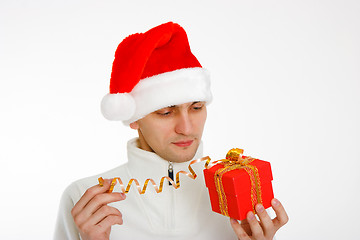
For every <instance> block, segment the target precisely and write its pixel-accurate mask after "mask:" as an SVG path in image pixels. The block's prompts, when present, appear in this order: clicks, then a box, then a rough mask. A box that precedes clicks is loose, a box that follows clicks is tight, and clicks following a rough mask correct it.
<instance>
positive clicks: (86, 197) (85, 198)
mask: <svg viewBox="0 0 360 240" xmlns="http://www.w3.org/2000/svg"><path fill="white" fill-rule="evenodd" d="M110 183H111V180H109V179H105V181H104V185H103V186H102V187H101V186H100V185H95V186H92V187H91V188H89V189H87V190H86V191H85V193H84V194H83V195H82V197H81V198H80V200H79V201H78V202H77V203H76V204H75V206H74V207H73V209H72V210H71V214H72V216H73V217H74V216H76V215H77V214H78V213H79V212H80V211H81V210H82V209H83V208H84V207H85V206H86V204H88V202H89V201H90V200H91V199H92V198H93V197H94V196H96V195H97V194H100V193H105V192H106V191H107V190H108V189H109V188H110Z"/></svg>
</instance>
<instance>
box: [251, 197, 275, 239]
mask: <svg viewBox="0 0 360 240" xmlns="http://www.w3.org/2000/svg"><path fill="white" fill-rule="evenodd" d="M255 210H256V213H257V215H258V216H259V219H260V225H261V226H262V228H263V232H264V235H268V234H273V233H274V232H275V231H276V229H274V223H273V221H272V220H271V218H270V216H269V214H268V213H267V212H266V211H265V208H264V206H263V205H262V204H260V203H258V204H256V206H255Z"/></svg>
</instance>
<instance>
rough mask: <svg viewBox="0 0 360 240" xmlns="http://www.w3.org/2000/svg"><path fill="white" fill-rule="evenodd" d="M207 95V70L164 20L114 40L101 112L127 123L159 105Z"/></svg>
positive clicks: (181, 31)
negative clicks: (113, 50)
mask: <svg viewBox="0 0 360 240" xmlns="http://www.w3.org/2000/svg"><path fill="white" fill-rule="evenodd" d="M211 99H212V95H211V91H210V77H209V74H208V72H207V70H205V69H203V68H202V67H201V65H200V63H199V61H198V60H197V59H196V57H195V56H194V55H193V54H192V53H191V50H190V46H189V42H188V39H187V35H186V33H185V31H184V29H183V28H182V27H181V26H180V25H178V24H175V23H172V22H168V23H165V24H162V25H160V26H157V27H155V28H152V29H150V30H149V31H147V32H145V33H137V34H133V35H130V36H128V37H127V38H125V39H124V40H123V41H122V42H121V43H120V44H119V46H118V48H117V49H116V52H115V59H114V62H113V67H112V73H111V78H110V92H109V93H108V94H106V95H105V96H104V98H103V99H102V102H101V112H102V114H103V115H104V117H105V118H107V119H109V120H120V121H123V123H124V124H126V125H129V124H130V123H132V122H134V121H136V120H138V119H141V118H143V117H145V116H146V115H147V114H149V113H151V112H154V111H156V110H159V109H161V108H164V107H168V106H172V105H178V104H183V103H187V102H194V101H206V102H207V103H209V102H210V101H211Z"/></svg>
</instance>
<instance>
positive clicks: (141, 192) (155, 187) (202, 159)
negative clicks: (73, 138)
mask: <svg viewBox="0 0 360 240" xmlns="http://www.w3.org/2000/svg"><path fill="white" fill-rule="evenodd" d="M205 160H206V163H205V168H210V167H211V166H213V164H214V163H212V164H210V161H211V159H210V157H208V156H207V157H203V158H199V159H196V160H192V161H191V162H190V163H189V166H188V168H189V171H190V173H189V172H186V171H179V172H177V173H176V184H175V183H174V181H173V180H172V179H171V178H169V177H168V176H164V177H162V178H161V180H160V184H159V187H158V186H157V185H156V183H155V181H154V180H153V179H152V178H148V179H146V180H145V183H144V185H143V188H142V189H141V187H140V184H139V181H138V180H137V179H135V178H132V179H130V180H129V183H128V184H127V186H126V188H125V186H124V183H123V181H122V180H121V178H119V177H116V178H113V179H112V181H111V185H110V188H109V190H107V192H108V193H111V192H112V191H113V190H114V187H115V185H116V183H117V182H119V184H120V188H121V191H122V192H123V193H128V192H129V190H130V187H131V184H132V183H133V182H134V183H135V185H136V188H137V190H138V192H139V193H140V194H144V193H145V191H146V188H147V186H148V184H149V182H151V184H152V185H153V187H154V189H155V191H156V192H157V193H160V192H162V190H163V185H164V181H165V179H167V180H168V181H169V182H171V185H172V186H173V187H174V188H175V189H178V188H179V187H180V173H182V174H184V175H186V176H188V177H190V178H192V179H195V178H196V177H197V175H196V173H195V172H194V170H193V169H192V167H191V165H192V164H194V163H198V162H202V161H205ZM98 181H99V185H100V186H101V187H102V186H104V179H103V178H102V177H100V178H98Z"/></svg>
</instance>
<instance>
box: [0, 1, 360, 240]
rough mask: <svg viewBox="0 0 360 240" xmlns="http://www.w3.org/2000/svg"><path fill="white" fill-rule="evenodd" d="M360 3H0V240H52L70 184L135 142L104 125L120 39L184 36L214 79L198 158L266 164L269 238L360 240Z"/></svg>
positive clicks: (113, 162)
mask: <svg viewBox="0 0 360 240" xmlns="http://www.w3.org/2000/svg"><path fill="white" fill-rule="evenodd" d="M359 13H360V2H359V1H356V0H354V1H344V0H342V1H340V0H339V1H334V0H323V1H320V0H318V1H317V0H315V1H314V0H303V1H288V0H283V1H280V0H276V1H271V0H267V1H265V0H261V1H256V0H251V1H250V0H249V1H245V0H241V1H240V0H237V1H224V0H222V1H190V0H189V1H184V0H182V1H170V0H166V1H154V0H151V1H148V0H143V1H121V0H107V1H93V0H86V1H85V0H83V1H70V0H67V1H49V0H43V1H39V0H36V1H25V0H23V1H19V0H1V2H0V114H1V116H0V160H1V166H0V171H1V173H0V174H1V175H0V177H1V188H0V189H1V200H0V201H1V204H0V228H1V230H0V239H51V238H52V233H53V230H54V224H55V218H56V214H57V209H58V204H59V199H60V196H61V194H62V191H63V190H64V189H65V187H66V186H67V185H68V184H70V183H71V182H72V181H75V180H76V179H79V178H82V177H86V176H89V175H93V174H96V173H100V172H103V171H106V170H108V169H110V168H113V167H115V166H117V165H119V164H121V163H123V162H124V161H125V156H126V152H125V151H126V148H125V145H126V142H127V140H128V139H129V138H131V137H134V136H136V132H134V131H132V130H130V129H129V128H127V127H125V126H123V125H122V123H120V122H109V121H107V120H105V119H104V118H103V117H102V115H101V113H100V107H99V106H100V100H101V98H102V97H103V95H105V94H106V92H107V91H108V84H109V77H110V72H111V66H112V61H113V55H114V52H115V49H116V47H117V45H118V44H119V43H120V41H121V40H122V39H123V38H124V37H126V36H127V35H129V34H132V33H135V32H144V31H146V30H148V29H150V28H152V27H154V26H156V25H159V24H161V23H164V22H167V21H174V22H178V23H180V25H182V26H183V27H184V28H185V30H186V31H187V33H188V37H189V41H190V45H191V48H192V51H193V53H194V54H195V55H196V56H197V58H198V59H199V61H200V62H201V64H202V65H203V66H204V67H206V68H207V69H209V70H210V71H211V73H212V86H213V87H212V89H213V94H214V97H215V99H214V102H213V103H212V104H211V105H210V106H209V108H208V112H209V114H208V121H207V125H206V129H205V133H204V139H203V140H204V143H205V154H206V155H210V157H212V158H213V159H220V158H223V157H224V155H225V154H226V152H227V151H228V150H229V149H230V148H232V147H240V148H244V149H245V155H251V156H253V157H258V158H261V159H264V160H267V161H270V162H271V164H272V168H273V175H274V181H273V186H274V192H275V195H276V197H277V198H279V199H280V200H281V201H282V202H283V204H284V206H285V207H286V209H287V212H288V214H289V216H290V221H289V223H288V224H287V225H286V226H285V227H284V228H283V229H281V230H280V231H279V233H278V239H299V240H300V239H358V236H357V234H358V224H359V220H358V217H359V215H360V211H359V196H360V195H359V191H358V185H359V182H360V181H359V180H360V177H359V167H360V166H359V165H360V164H359V160H360V150H359V149H360V148H359V142H360V137H359V135H360V127H359V122H360V114H359V104H360V97H359V93H360V70H359V66H360V65H359V64H360V47H359V42H360V14H359Z"/></svg>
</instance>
